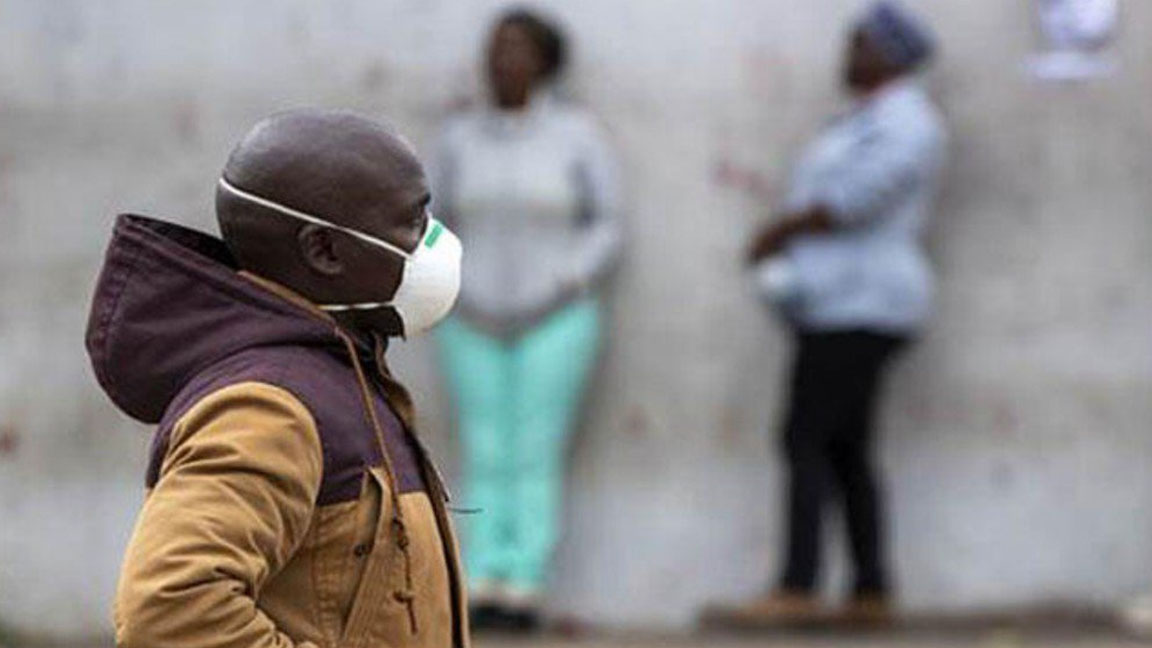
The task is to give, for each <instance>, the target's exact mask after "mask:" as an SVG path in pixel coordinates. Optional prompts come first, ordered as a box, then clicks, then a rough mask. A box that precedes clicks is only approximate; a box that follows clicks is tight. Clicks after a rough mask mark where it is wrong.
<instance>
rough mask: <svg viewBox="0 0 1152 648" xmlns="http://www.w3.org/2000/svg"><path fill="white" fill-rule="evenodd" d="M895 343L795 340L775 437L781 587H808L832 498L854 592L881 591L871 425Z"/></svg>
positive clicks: (856, 334) (855, 338)
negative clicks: (782, 500)
mask: <svg viewBox="0 0 1152 648" xmlns="http://www.w3.org/2000/svg"><path fill="white" fill-rule="evenodd" d="M903 344H904V339H903V338H900V337H895V336H891V335H883V334H879V333H874V332H869V331H844V332H833V333H801V334H799V336H798V348H797V352H796V358H795V364H794V366H793V368H792V380H791V394H790V399H789V404H788V410H787V419H786V421H785V425H784V429H783V439H782V440H783V446H784V456H785V457H786V458H787V465H788V473H789V479H788V544H787V547H786V550H785V551H786V555H785V559H784V572H783V575H782V577H781V580H780V586H781V587H782V588H784V589H787V590H790V591H794V592H810V591H812V590H813V589H814V588H815V586H816V579H817V576H818V574H819V568H820V547H821V533H820V528H821V522H822V518H823V514H824V507H825V503H826V502H828V501H830V500H831V499H832V496H833V495H836V494H838V495H839V496H840V498H841V500H842V502H843V511H844V513H845V516H846V518H847V529H848V535H849V540H850V546H851V552H852V559H853V563H854V564H855V585H854V594H855V595H857V596H866V595H881V596H882V595H884V594H886V593H887V591H888V586H889V583H888V574H887V566H886V563H885V552H884V514H883V506H882V499H883V498H882V496H881V492H880V485H879V483H878V479H877V475H876V468H875V465H874V462H873V458H872V438H873V430H872V427H873V418H874V412H875V409H876V401H877V400H878V397H879V395H880V386H881V378H882V374H883V373H884V368H885V367H886V366H887V364H888V361H889V360H890V359H891V358H892V356H893V354H894V352H895V351H896V350H897V349H899V348H900V347H901V346H903Z"/></svg>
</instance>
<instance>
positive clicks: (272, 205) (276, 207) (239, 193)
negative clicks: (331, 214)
mask: <svg viewBox="0 0 1152 648" xmlns="http://www.w3.org/2000/svg"><path fill="white" fill-rule="evenodd" d="M220 187H221V188H222V189H224V190H225V191H227V192H228V193H230V194H232V195H234V196H236V197H237V198H242V199H244V200H247V201H248V202H252V203H255V204H257V205H260V206H261V207H267V208H268V209H271V210H273V211H277V212H280V213H281V214H284V215H285V216H291V217H292V218H296V219H298V220H302V221H304V222H306V223H311V224H313V225H319V226H320V227H327V228H330V229H334V230H336V231H338V232H343V233H345V234H347V235H348V236H351V237H354V238H357V239H360V240H361V241H364V242H365V243H369V244H371V245H375V246H378V247H382V248H384V249H386V250H388V251H389V252H393V253H395V254H398V255H400V256H402V257H404V259H406V260H407V259H411V258H412V253H410V252H406V251H404V249H403V248H400V247H398V246H396V245H393V244H392V243H389V242H388V241H385V240H384V239H379V238H376V237H375V236H371V235H369V234H365V233H364V232H360V231H357V230H354V229H352V228H350V227H344V226H343V225H337V224H335V223H330V222H328V221H326V220H324V219H323V218H317V217H315V216H313V215H311V214H306V213H304V212H302V211H299V210H296V209H292V208H291V207H288V206H287V205H281V204H280V203H278V202H275V201H272V200H268V199H267V198H261V197H260V196H257V195H256V194H254V193H249V192H247V191H244V190H243V189H238V188H237V187H235V186H233V185H232V184H231V183H229V182H228V181H227V180H225V179H224V178H223V177H221V178H220Z"/></svg>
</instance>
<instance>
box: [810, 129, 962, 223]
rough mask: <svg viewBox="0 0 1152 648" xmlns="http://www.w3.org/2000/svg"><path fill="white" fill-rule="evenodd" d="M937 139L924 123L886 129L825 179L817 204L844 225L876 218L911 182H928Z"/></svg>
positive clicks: (938, 155)
mask: <svg viewBox="0 0 1152 648" xmlns="http://www.w3.org/2000/svg"><path fill="white" fill-rule="evenodd" d="M942 139H943V137H942V134H941V133H940V132H939V131H938V129H936V128H935V127H933V126H931V125H928V124H909V123H891V124H885V125H883V126H882V127H880V128H878V129H877V132H875V133H872V134H871V135H870V136H868V137H867V138H866V139H865V141H864V143H862V144H861V145H860V146H859V147H858V149H857V150H855V151H853V153H852V155H851V159H849V160H847V161H846V162H845V163H844V164H843V165H841V167H840V168H839V169H837V170H836V172H834V173H832V174H831V175H830V176H829V177H827V178H825V180H824V182H823V183H822V187H821V189H820V190H818V191H817V192H816V193H817V196H816V202H817V203H822V204H823V205H824V206H826V207H827V208H828V209H829V210H831V212H832V217H833V218H834V219H836V220H837V221H838V222H840V223H841V224H843V225H855V224H861V223H864V222H867V221H869V220H871V219H873V218H876V217H878V216H881V215H882V214H883V213H884V212H885V211H887V210H888V209H889V208H890V207H891V206H892V205H893V204H894V203H895V202H896V201H898V200H899V199H900V198H901V197H902V196H903V195H904V194H905V193H906V192H907V191H909V190H910V189H911V188H914V187H915V186H916V183H918V182H924V181H926V180H928V179H931V178H932V177H933V175H934V173H935V171H936V168H937V167H938V166H939V163H940V158H941V155H942V148H943V142H942Z"/></svg>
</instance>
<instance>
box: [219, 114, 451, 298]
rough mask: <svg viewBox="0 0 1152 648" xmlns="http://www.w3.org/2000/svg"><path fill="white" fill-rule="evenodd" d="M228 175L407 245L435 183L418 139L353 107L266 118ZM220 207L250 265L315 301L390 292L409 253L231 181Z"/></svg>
mask: <svg viewBox="0 0 1152 648" xmlns="http://www.w3.org/2000/svg"><path fill="white" fill-rule="evenodd" d="M223 177H224V179H225V180H226V181H227V182H228V183H229V184H230V185H232V186H233V187H235V188H237V189H239V190H241V191H242V192H245V193H247V194H251V195H253V196H257V197H259V198H261V199H264V200H267V201H271V202H274V203H278V204H280V205H283V206H285V207H288V208H290V209H293V210H296V211H299V212H304V213H306V214H311V215H312V216H315V217H318V218H320V219H323V220H325V221H328V222H331V223H334V224H337V225H341V226H344V227H348V228H351V229H355V230H359V231H361V232H364V233H365V234H369V235H372V236H375V237H377V238H381V239H384V240H386V241H389V242H391V243H393V244H395V245H397V246H398V247H401V248H403V249H406V250H411V249H413V248H415V246H416V244H417V242H418V240H419V238H420V234H421V233H422V231H423V227H424V224H425V219H426V212H427V209H426V208H427V204H428V201H429V192H428V186H427V181H426V180H425V176H424V171H423V168H422V166H421V164H420V161H419V159H417V157H416V154H415V152H414V151H413V149H412V147H411V146H410V145H409V144H408V142H407V141H405V140H404V139H403V137H401V136H400V135H399V134H398V133H397V132H396V131H395V130H393V129H392V128H390V127H388V126H385V125H383V124H381V123H379V122H376V121H373V120H371V119H367V118H365V117H362V116H360V115H357V114H355V113H351V112H347V111H336V110H319V109H300V110H291V111H287V112H282V113H277V114H275V115H273V116H271V117H269V118H267V119H265V120H264V121H262V122H260V123H259V124H257V125H256V126H255V127H254V128H253V129H252V130H251V131H250V132H249V133H248V134H247V135H246V136H245V137H244V139H243V140H241V142H240V143H239V144H238V145H237V146H236V148H235V149H234V150H233V151H232V154H231V156H230V157H229V159H228V163H227V165H226V166H225V167H224V172H223ZM216 215H217V218H218V220H219V222H220V229H221V232H222V234H223V236H224V239H225V241H226V242H227V243H228V245H229V247H230V248H231V249H232V251H233V253H234V254H235V256H236V258H237V261H238V263H239V265H240V266H241V268H243V269H244V270H248V271H250V272H254V273H256V274H259V275H262V276H264V277H266V278H269V279H272V280H274V281H278V282H280V283H282V284H285V285H287V286H288V287H289V288H292V289H294V290H296V291H297V292H300V293H302V294H304V295H305V296H306V297H309V298H311V299H313V300H316V301H347V300H361V299H363V300H370V299H379V300H386V299H387V298H388V297H390V296H391V292H389V290H391V291H394V290H395V286H396V285H397V284H398V283H399V279H400V273H401V271H402V269H403V263H402V259H400V258H399V257H395V256H390V255H388V254H387V253H382V252H381V251H380V250H379V249H372V248H370V246H365V245H364V244H363V242H361V241H357V240H356V239H355V238H354V237H350V236H348V235H346V234H342V233H340V232H339V231H338V230H333V229H331V228H325V227H321V226H317V225H310V224H307V223H305V222H302V221H300V220H297V219H293V218H291V217H290V216H285V215H284V214H283V213H279V212H277V211H276V210H274V209H270V208H268V207H266V206H263V205H261V204H259V203H257V202H255V201H253V200H249V199H245V198H244V197H243V196H240V195H237V194H236V193H234V192H229V191H227V190H224V189H223V188H220V189H218V190H217V194H216ZM382 286H383V289H382ZM389 286H390V288H389ZM382 293H383V294H382Z"/></svg>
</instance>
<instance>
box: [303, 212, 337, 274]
mask: <svg viewBox="0 0 1152 648" xmlns="http://www.w3.org/2000/svg"><path fill="white" fill-rule="evenodd" d="M296 241H297V243H298V244H299V247H300V255H301V256H302V257H304V263H306V264H307V265H308V267H309V268H310V269H311V270H312V271H313V272H316V273H318V274H321V275H324V276H325V277H334V276H336V275H339V274H341V273H342V272H344V263H343V262H342V261H341V260H340V257H339V256H338V255H337V254H336V246H335V245H334V244H333V241H332V232H331V231H329V230H328V229H327V228H324V227H320V226H319V225H305V226H304V227H301V228H300V233H299V234H297V235H296Z"/></svg>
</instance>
